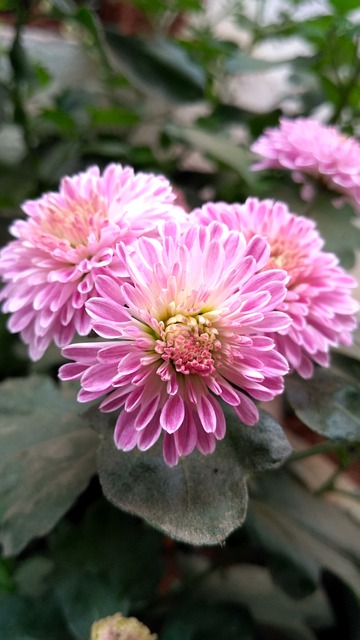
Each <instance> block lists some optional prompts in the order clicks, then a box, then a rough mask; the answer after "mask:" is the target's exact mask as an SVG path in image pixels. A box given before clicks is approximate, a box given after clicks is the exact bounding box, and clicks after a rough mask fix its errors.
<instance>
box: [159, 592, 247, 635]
mask: <svg viewBox="0 0 360 640" xmlns="http://www.w3.org/2000/svg"><path fill="white" fill-rule="evenodd" d="M169 618H170V619H169V621H168V622H167V623H166V624H165V629H164V630H163V631H162V634H161V638H162V640H195V639H196V640H219V638H226V640H239V639H240V638H241V640H255V629H254V623H253V621H252V619H251V616H250V615H249V613H248V612H247V611H246V609H245V608H243V607H240V606H239V605H238V604H233V603H231V604H229V603H224V604H223V603H215V604H214V603H213V602H202V601H201V600H195V601H194V599H192V601H191V602H189V603H188V604H187V605H185V606H182V607H180V608H179V609H178V610H175V611H173V612H172V615H170V616H169Z"/></svg>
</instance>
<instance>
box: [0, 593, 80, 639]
mask: <svg viewBox="0 0 360 640" xmlns="http://www.w3.org/2000/svg"><path fill="white" fill-rule="evenodd" d="M0 637H1V640H73V636H71V635H70V634H69V633H68V631H67V629H66V625H65V622H64V619H63V617H62V614H61V611H60V610H59V607H58V605H57V603H56V602H55V599H54V598H53V597H51V596H50V597H49V596H46V597H43V598H42V599H41V600H34V599H32V598H26V597H24V596H20V595H18V594H15V593H13V594H8V595H0Z"/></svg>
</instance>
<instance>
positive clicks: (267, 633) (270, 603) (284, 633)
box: [197, 563, 332, 640]
mask: <svg viewBox="0 0 360 640" xmlns="http://www.w3.org/2000/svg"><path fill="white" fill-rule="evenodd" d="M197 592H198V597H205V598H206V600H207V602H212V604H213V606H214V607H215V606H218V604H219V603H223V602H224V603H226V602H231V603H234V604H235V603H236V604H237V605H238V606H239V605H240V606H242V607H244V606H245V607H246V608H247V609H248V610H249V611H250V613H251V615H252V618H253V620H254V622H255V625H256V636H255V637H256V638H264V639H265V638H270V637H271V638H274V639H275V638H276V639H277V640H280V638H281V640H315V639H316V636H315V634H314V632H313V631H312V629H311V628H310V624H309V622H310V621H311V627H312V628H315V629H316V628H322V627H328V626H330V624H331V623H332V616H331V612H330V609H329V605H328V603H327V601H326V598H325V596H324V594H322V593H321V591H317V592H316V593H314V594H313V595H311V596H309V597H307V598H306V599H304V600H301V601H294V600H293V599H292V598H290V597H289V595H288V594H287V593H284V592H282V591H281V590H280V589H279V588H277V587H276V586H275V585H274V583H273V582H272V580H271V576H270V575H269V572H268V571H267V569H266V567H259V566H256V565H254V564H252V565H250V564H246V563H241V564H233V565H232V566H230V567H228V568H223V567H221V569H220V570H219V571H217V572H213V573H212V574H210V576H209V577H208V578H207V579H206V580H205V582H204V584H203V585H200V588H199V589H198V590H197ZM219 637H222V636H219ZM238 637H239V638H242V636H241V635H239V636H238Z"/></svg>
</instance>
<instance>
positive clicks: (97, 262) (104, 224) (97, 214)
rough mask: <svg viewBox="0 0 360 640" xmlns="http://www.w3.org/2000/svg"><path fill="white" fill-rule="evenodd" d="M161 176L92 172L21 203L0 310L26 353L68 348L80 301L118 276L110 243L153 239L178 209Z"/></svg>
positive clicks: (5, 257)
mask: <svg viewBox="0 0 360 640" xmlns="http://www.w3.org/2000/svg"><path fill="white" fill-rule="evenodd" d="M174 199H175V195H174V194H173V192H172V189H171V186H170V184H169V182H168V181H167V180H166V179H165V178H164V177H163V176H155V175H152V174H145V173H138V174H136V173H134V171H133V169H132V168H130V167H122V166H121V165H119V164H117V165H116V164H111V165H109V166H108V167H107V168H106V169H105V171H104V173H103V174H102V175H101V174H100V170H99V169H98V167H91V168H90V169H88V170H87V171H86V172H84V173H80V174H78V175H75V176H73V177H71V178H70V177H66V178H64V179H63V180H62V182H61V185H60V190H59V192H58V193H47V194H45V195H44V196H42V197H41V198H39V199H38V200H29V201H27V202H25V204H24V205H23V211H24V212H25V214H26V215H27V218H26V219H25V220H17V221H15V222H14V224H13V225H12V227H11V233H12V235H14V236H15V237H16V238H17V239H16V240H14V241H12V242H10V243H9V244H8V245H7V246H6V247H5V248H4V249H3V250H2V252H1V254H0V275H1V276H2V278H3V280H4V281H5V283H7V284H6V285H5V287H4V289H3V290H2V292H1V295H0V299H2V300H4V301H5V302H4V304H3V311H4V312H9V313H11V314H12V315H11V317H10V319H9V325H8V326H9V329H10V330H11V331H12V332H18V331H20V332H21V337H22V339H23V340H24V342H25V343H26V344H28V345H29V347H30V349H29V351H30V356H31V358H32V359H34V360H37V359H38V358H40V357H41V356H42V355H43V353H44V351H45V350H46V348H47V347H48V345H49V343H50V342H51V341H52V340H54V341H55V343H56V344H57V345H58V346H64V345H66V344H68V343H69V342H70V341H71V339H72V338H73V336H74V334H75V333H76V332H77V333H78V334H80V335H87V334H88V333H89V331H90V319H89V316H88V315H87V314H86V312H85V308H84V304H85V301H86V300H87V299H88V297H89V296H91V295H94V293H95V292H96V291H95V284H94V283H95V277H96V275H97V274H99V273H107V274H117V275H120V276H121V275H122V276H125V275H126V273H125V272H124V271H123V269H122V267H121V264H120V261H119V260H118V258H117V255H116V252H115V246H116V243H117V242H119V241H120V240H122V241H123V242H124V243H125V244H128V243H131V242H133V241H134V240H135V239H136V238H137V237H139V236H141V235H143V234H148V235H156V234H157V225H158V224H159V221H160V220H163V219H164V220H166V219H169V218H171V217H172V216H174V215H177V216H181V215H182V213H181V210H180V209H179V208H178V207H174V206H173V204H172V202H173V200H174Z"/></svg>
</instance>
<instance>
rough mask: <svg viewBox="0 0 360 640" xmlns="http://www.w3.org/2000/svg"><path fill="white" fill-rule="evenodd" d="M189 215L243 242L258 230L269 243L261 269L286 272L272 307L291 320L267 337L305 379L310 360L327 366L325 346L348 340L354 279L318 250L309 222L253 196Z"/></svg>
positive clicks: (352, 325)
mask: <svg viewBox="0 0 360 640" xmlns="http://www.w3.org/2000/svg"><path fill="white" fill-rule="evenodd" d="M192 215H193V216H194V218H195V221H196V222H197V223H200V224H204V225H206V224H211V223H213V221H214V220H216V221H219V222H221V223H223V224H226V225H227V226H228V228H229V229H236V230H238V231H242V232H243V233H244V234H245V236H246V238H247V239H248V240H250V239H251V238H252V237H253V236H254V235H255V234H259V235H260V236H262V237H264V238H266V240H267V241H268V242H269V243H270V246H271V256H270V258H269V261H268V263H267V264H266V266H265V269H273V268H274V267H280V268H282V269H286V271H287V273H288V274H289V276H290V280H289V282H288V285H287V289H288V292H287V295H286V298H285V301H284V302H282V303H280V305H278V307H277V309H278V310H281V311H286V313H288V314H289V315H290V317H291V318H292V320H293V322H292V324H291V325H290V326H289V327H285V328H283V329H280V330H279V331H278V332H277V333H271V334H270V335H271V337H272V338H273V339H274V341H275V343H276V348H277V349H278V350H279V351H280V353H282V354H283V355H284V356H285V358H286V359H287V360H288V362H289V364H290V366H291V368H292V369H294V370H295V371H297V372H298V373H299V374H300V375H301V376H302V377H304V378H310V377H311V376H312V374H313V363H312V361H314V362H317V363H318V364H320V365H323V366H328V364H329V348H330V347H332V346H339V345H350V344H351V343H352V337H351V331H352V330H353V329H354V328H355V327H356V318H355V316H354V315H353V314H354V313H355V312H356V311H357V309H358V304H357V303H356V302H355V300H353V299H352V297H351V289H352V288H354V287H356V286H357V283H356V281H355V280H354V278H352V277H351V276H350V275H348V274H347V273H346V272H345V271H344V269H342V267H341V266H340V265H339V263H338V259H337V257H336V256H335V255H334V254H332V253H326V252H324V251H322V247H323V245H324V241H323V240H322V238H321V236H320V235H319V233H318V231H317V229H316V225H315V223H314V222H313V221H312V220H309V219H307V218H304V217H301V216H296V215H295V214H293V213H290V212H289V210H288V208H287V206H286V205H285V204H283V203H282V202H273V201H272V200H262V201H261V200H257V199H256V198H248V200H247V201H246V202H245V204H243V205H239V204H232V205H230V204H226V203H222V202H219V203H208V204H206V205H204V206H203V207H202V209H197V210H195V211H194V212H193V214H192Z"/></svg>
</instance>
